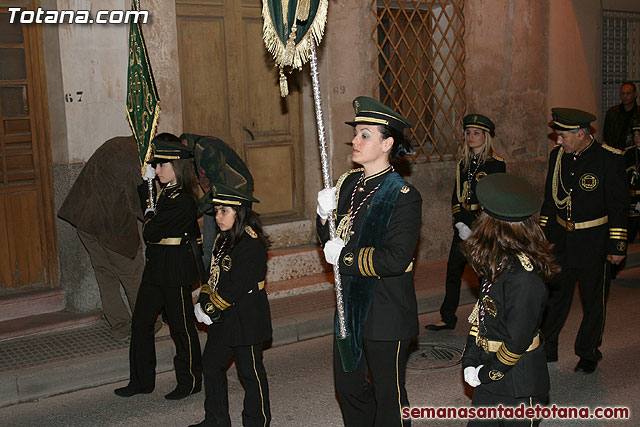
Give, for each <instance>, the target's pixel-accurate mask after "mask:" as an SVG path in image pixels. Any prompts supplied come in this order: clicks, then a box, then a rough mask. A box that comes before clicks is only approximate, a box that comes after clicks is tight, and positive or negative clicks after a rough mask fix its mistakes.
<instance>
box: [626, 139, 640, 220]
mask: <svg viewBox="0 0 640 427" xmlns="http://www.w3.org/2000/svg"><path fill="white" fill-rule="evenodd" d="M624 163H625V166H626V168H627V185H628V186H629V197H630V199H631V202H630V204H629V211H628V213H629V216H634V217H637V216H640V212H638V211H637V210H636V209H635V208H636V205H637V204H638V202H640V147H637V146H636V145H633V146H632V147H628V148H627V149H626V150H625V152H624Z"/></svg>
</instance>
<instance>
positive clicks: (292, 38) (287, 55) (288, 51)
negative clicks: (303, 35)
mask: <svg viewBox="0 0 640 427" xmlns="http://www.w3.org/2000/svg"><path fill="white" fill-rule="evenodd" d="M296 29H297V28H296V25H295V24H294V25H293V27H292V28H291V34H289V39H288V40H287V46H286V47H285V48H284V55H283V57H282V65H283V66H289V67H290V66H292V65H293V56H294V55H295V53H296Z"/></svg>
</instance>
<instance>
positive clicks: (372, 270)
mask: <svg viewBox="0 0 640 427" xmlns="http://www.w3.org/2000/svg"><path fill="white" fill-rule="evenodd" d="M375 249H376V248H369V256H368V257H367V261H368V264H369V271H371V275H372V276H377V275H378V274H377V273H376V270H375V268H373V251H374V250H375Z"/></svg>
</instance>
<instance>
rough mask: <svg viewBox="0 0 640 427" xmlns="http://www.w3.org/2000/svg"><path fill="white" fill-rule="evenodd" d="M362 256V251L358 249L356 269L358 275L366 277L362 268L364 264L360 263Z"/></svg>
mask: <svg viewBox="0 0 640 427" xmlns="http://www.w3.org/2000/svg"><path fill="white" fill-rule="evenodd" d="M363 255H364V249H360V252H358V269H359V270H360V274H362V275H363V276H367V273H366V272H365V271H364V270H363V267H364V263H363V262H362V257H363Z"/></svg>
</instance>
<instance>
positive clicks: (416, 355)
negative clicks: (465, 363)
mask: <svg viewBox="0 0 640 427" xmlns="http://www.w3.org/2000/svg"><path fill="white" fill-rule="evenodd" d="M461 362H462V349H461V348H458V347H454V346H452V345H450V344H438V343H422V344H419V345H418V350H417V351H415V352H413V353H411V354H410V355H409V360H408V361H407V368H409V369H416V370H419V371H424V370H429V369H443V368H449V367H451V366H456V365H459V364H460V363H461Z"/></svg>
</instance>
